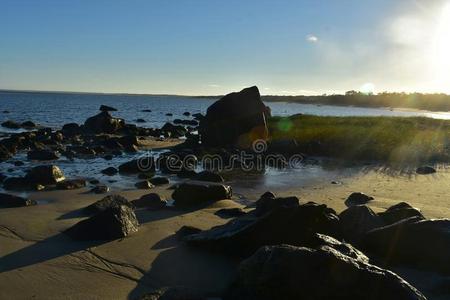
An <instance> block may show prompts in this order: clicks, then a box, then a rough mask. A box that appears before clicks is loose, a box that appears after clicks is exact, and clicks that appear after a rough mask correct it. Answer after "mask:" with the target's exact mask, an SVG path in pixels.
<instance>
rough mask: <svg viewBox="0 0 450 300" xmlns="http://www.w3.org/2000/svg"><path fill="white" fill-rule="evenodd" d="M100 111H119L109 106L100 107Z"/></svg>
mask: <svg viewBox="0 0 450 300" xmlns="http://www.w3.org/2000/svg"><path fill="white" fill-rule="evenodd" d="M99 110H100V111H117V109H116V108H114V107H112V106H108V105H103V104H102V105H100V108H99Z"/></svg>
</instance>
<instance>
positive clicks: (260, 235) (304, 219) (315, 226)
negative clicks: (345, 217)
mask: <svg viewBox="0 0 450 300" xmlns="http://www.w3.org/2000/svg"><path fill="white" fill-rule="evenodd" d="M315 233H322V234H326V235H329V236H333V237H337V238H339V237H340V235H341V234H340V228H339V218H338V216H337V215H336V213H335V212H334V211H333V210H332V209H330V208H328V207H327V206H326V205H318V204H315V203H307V204H303V205H300V206H297V207H278V208H276V209H273V210H272V211H270V212H268V213H266V214H265V215H264V216H262V217H256V216H254V215H252V214H247V215H245V216H243V217H240V218H236V219H233V220H231V221H229V222H228V223H226V224H224V225H221V226H216V227H213V228H211V229H210V230H206V231H203V232H202V233H199V234H195V235H191V236H189V237H187V238H186V241H187V242H188V243H189V244H191V245H196V246H200V247H204V248H207V249H211V250H215V251H219V252H225V253H228V254H232V255H238V256H242V257H245V256H248V255H251V254H252V253H254V252H255V251H256V250H257V249H258V248H260V247H261V246H264V245H277V244H282V243H286V244H291V245H305V244H307V243H311V240H312V239H314V240H315V239H316V238H315V236H314V234H315Z"/></svg>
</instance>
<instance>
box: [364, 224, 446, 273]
mask: <svg viewBox="0 0 450 300" xmlns="http://www.w3.org/2000/svg"><path fill="white" fill-rule="evenodd" d="M363 247H364V249H366V250H367V251H370V252H372V253H375V254H377V255H378V256H379V257H380V259H381V261H383V262H384V263H385V264H387V265H391V264H399V263H400V264H408V265H412V266H416V267H419V268H425V269H429V270H433V271H438V272H444V273H447V274H450V255H449V253H450V220H449V219H435V220H422V219H421V218H420V217H412V218H409V219H404V220H402V221H400V222H397V223H394V224H392V225H388V226H385V227H381V228H377V229H374V230H371V231H369V232H368V233H367V234H366V236H365V237H364V240H363Z"/></svg>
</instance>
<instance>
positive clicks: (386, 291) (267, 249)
mask: <svg viewBox="0 0 450 300" xmlns="http://www.w3.org/2000/svg"><path fill="white" fill-rule="evenodd" d="M224 299H225V300H228V299H236V300H240V299H242V300H243V299H245V300H253V299H255V300H256V299H257V300H266V299H267V300H269V299H283V300H284V299H286V300H288V299H310V300H312V299H342V300H343V299H371V300H378V299H384V300H390V299H392V300H403V299H404V300H415V299H426V298H425V296H424V295H422V294H421V293H420V292H419V291H418V290H417V289H415V288H414V287H413V286H411V285H410V284H409V283H408V282H406V281H405V280H404V279H402V278H401V277H399V276H398V275H396V274H394V273H392V272H390V271H388V270H384V269H381V268H378V267H376V266H373V265H370V264H368V263H367V262H365V261H363V260H359V259H355V258H352V257H349V256H347V255H345V254H343V253H341V252H340V251H338V250H335V249H333V248H331V247H321V248H319V249H310V248H303V247H294V246H290V245H277V246H264V247H262V248H260V249H259V250H258V251H257V252H256V253H255V254H253V255H252V256H251V257H250V258H248V259H246V260H244V261H243V262H242V263H241V264H240V266H239V268H238V273H237V278H236V280H235V281H234V283H233V284H232V285H231V286H230V287H229V289H228V291H227V292H226V294H225V297H224Z"/></svg>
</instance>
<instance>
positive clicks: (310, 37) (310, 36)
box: [306, 34, 319, 43]
mask: <svg viewBox="0 0 450 300" xmlns="http://www.w3.org/2000/svg"><path fill="white" fill-rule="evenodd" d="M306 41H307V42H309V43H317V42H318V41H319V38H318V37H317V36H315V35H313V34H308V35H307V36H306Z"/></svg>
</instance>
